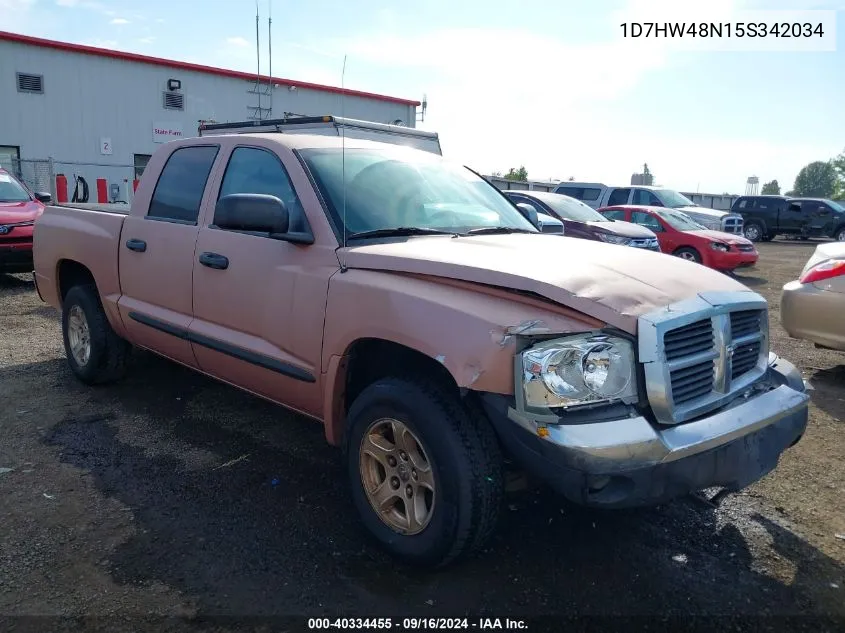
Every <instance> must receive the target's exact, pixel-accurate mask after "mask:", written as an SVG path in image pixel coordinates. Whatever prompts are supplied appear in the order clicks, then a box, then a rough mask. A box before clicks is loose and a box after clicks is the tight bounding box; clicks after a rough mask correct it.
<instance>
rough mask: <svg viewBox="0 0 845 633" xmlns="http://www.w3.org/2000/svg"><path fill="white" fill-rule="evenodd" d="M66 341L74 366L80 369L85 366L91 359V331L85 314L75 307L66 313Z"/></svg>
mask: <svg viewBox="0 0 845 633" xmlns="http://www.w3.org/2000/svg"><path fill="white" fill-rule="evenodd" d="M67 339H68V343H69V344H70V353H71V354H73V360H75V361H76V364H77V365H79V366H80V367H84V366H85V365H87V364H88V361H89V360H90V358H91V331H90V330H89V329H88V319H87V318H85V312H83V310H82V308H80V307H79V306H77V305H75V306H73V307H72V308H71V309H70V312H69V313H68V317H67Z"/></svg>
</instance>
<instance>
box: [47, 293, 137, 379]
mask: <svg viewBox="0 0 845 633" xmlns="http://www.w3.org/2000/svg"><path fill="white" fill-rule="evenodd" d="M62 338H63V339H64V345H65V354H66V356H67V361H68V364H69V365H70V369H71V371H72V372H73V373H74V375H75V376H76V377H77V378H78V379H79V380H81V381H82V382H84V383H86V384H89V385H94V384H103V383H107V382H113V381H115V380H119V379H120V378H122V377H123V375H124V374H125V373H126V362H127V360H128V358H129V353H130V350H131V345H129V343H127V342H126V341H125V340H123V339H122V338H120V337H119V336H118V335H117V334H116V333H115V331H114V330H113V329H112V327H111V324H109V320H108V318H107V317H106V313H105V311H104V310H103V304H102V303H101V302H100V295H99V293H98V292H97V287H96V286H95V285H93V284H89V285H84V286H74V287H73V288H71V289H70V290H69V291H68V293H67V295H66V296H65V298H64V301H63V302H62Z"/></svg>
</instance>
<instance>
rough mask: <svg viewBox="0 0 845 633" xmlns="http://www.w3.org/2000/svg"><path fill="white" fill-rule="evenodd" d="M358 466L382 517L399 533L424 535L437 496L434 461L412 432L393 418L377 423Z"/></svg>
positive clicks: (363, 444)
mask: <svg viewBox="0 0 845 633" xmlns="http://www.w3.org/2000/svg"><path fill="white" fill-rule="evenodd" d="M358 464H359V469H360V471H361V482H362V483H363V485H364V492H365V493H366V495H367V499H369V501H370V505H372V507H373V510H375V511H376V514H377V515H378V516H379V518H380V519H381V520H382V521H384V523H386V524H387V525H388V526H389V527H390V528H391V529H393V530H395V531H396V532H399V533H400V534H406V535H409V536H411V535H413V534H419V533H420V532H422V531H423V530H424V529H425V527H426V526H427V525H428V523H429V521H431V517H432V514H433V513H434V503H435V500H436V496H437V494H436V487H435V482H434V472H433V470H432V467H431V462H429V460H428V457H427V455H426V453H425V449H424V448H423V446H422V442H420V440H419V439H418V438H417V436H416V435H414V433H413V432H412V431H411V429H409V428H408V427H407V426H405V424H403V423H402V422H399V421H398V420H394V419H391V418H382V419H380V420H376V421H375V422H373V423H372V424H371V425H370V427H369V428H368V429H367V432H366V433H365V434H364V438H363V440H362V441H361V448H360V452H359V457H358Z"/></svg>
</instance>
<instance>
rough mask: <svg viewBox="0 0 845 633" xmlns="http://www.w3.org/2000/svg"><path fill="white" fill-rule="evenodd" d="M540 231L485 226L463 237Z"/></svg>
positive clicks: (472, 230)
mask: <svg viewBox="0 0 845 633" xmlns="http://www.w3.org/2000/svg"><path fill="white" fill-rule="evenodd" d="M539 232H540V231H529V230H528V229H518V228H516V227H513V226H484V227H481V228H480V229H470V230H469V231H467V232H466V233H461V235H494V234H496V233H539Z"/></svg>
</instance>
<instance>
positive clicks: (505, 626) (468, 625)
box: [308, 618, 528, 631]
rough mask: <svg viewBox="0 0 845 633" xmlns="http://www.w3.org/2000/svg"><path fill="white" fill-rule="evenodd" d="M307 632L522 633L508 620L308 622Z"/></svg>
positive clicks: (519, 625) (518, 623) (522, 627)
mask: <svg viewBox="0 0 845 633" xmlns="http://www.w3.org/2000/svg"><path fill="white" fill-rule="evenodd" d="M308 629H309V630H312V631H316V630H337V629H340V630H381V631H390V630H394V631H435V630H439V631H445V630H449V629H456V630H464V631H467V630H479V631H484V630H511V631H518V630H526V629H528V626H527V624H526V623H525V621H524V620H519V619H511V618H402V619H401V620H399V619H393V618H309V619H308Z"/></svg>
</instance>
